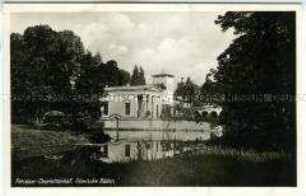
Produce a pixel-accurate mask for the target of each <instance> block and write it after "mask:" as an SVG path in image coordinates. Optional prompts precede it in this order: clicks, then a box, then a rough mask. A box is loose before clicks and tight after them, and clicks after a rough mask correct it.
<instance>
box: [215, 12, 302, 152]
mask: <svg viewBox="0 0 306 196" xmlns="http://www.w3.org/2000/svg"><path fill="white" fill-rule="evenodd" d="M216 24H219V25H220V26H221V28H222V30H223V31H227V30H228V29H230V28H231V29H233V30H234V34H236V35H237V38H236V39H234V40H233V42H232V44H231V45H230V46H229V47H228V48H227V49H226V50H225V51H224V52H223V53H222V54H221V55H220V56H219V57H218V62H219V65H218V68H217V69H218V70H217V73H216V74H215V75H214V78H215V80H216V82H217V84H218V86H219V89H222V93H223V94H225V96H226V101H224V102H222V103H221V104H222V105H221V106H222V108H223V111H222V113H221V121H220V122H221V123H222V124H223V125H224V127H225V130H226V132H225V135H224V136H223V142H224V143H225V144H227V145H229V144H230V145H231V146H234V147H237V148H256V149H278V150H288V151H291V152H294V151H295V144H296V139H295V137H296V124H295V102H294V99H293V98H292V97H293V95H294V93H295V66H296V60H295V58H296V51H295V39H296V38H295V35H296V32H295V13H294V12H227V13H226V14H224V15H223V16H219V17H218V19H217V20H216ZM235 95H239V96H240V97H242V96H243V95H249V96H250V95H265V97H264V98H265V99H264V100H263V101H258V100H250V101H246V100H244V99H241V100H232V99H231V98H232V97H233V96H235ZM275 96H280V97H275ZM282 97H283V99H282Z"/></svg>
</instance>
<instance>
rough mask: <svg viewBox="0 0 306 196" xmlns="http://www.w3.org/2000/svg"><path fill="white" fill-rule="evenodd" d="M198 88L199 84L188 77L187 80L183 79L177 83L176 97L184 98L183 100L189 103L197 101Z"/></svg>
mask: <svg viewBox="0 0 306 196" xmlns="http://www.w3.org/2000/svg"><path fill="white" fill-rule="evenodd" d="M197 90H198V86H197V85H196V84H195V83H194V82H193V81H192V80H191V79H190V77H188V78H187V80H186V82H184V81H181V82H180V83H178V84H177V88H176V90H175V92H174V95H175V98H176V99H182V101H185V102H188V103H195V102H196V101H197V100H196V96H197Z"/></svg>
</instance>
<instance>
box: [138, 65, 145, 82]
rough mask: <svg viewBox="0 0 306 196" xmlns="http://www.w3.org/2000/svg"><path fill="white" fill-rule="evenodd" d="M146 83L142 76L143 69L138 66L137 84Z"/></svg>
mask: <svg viewBox="0 0 306 196" xmlns="http://www.w3.org/2000/svg"><path fill="white" fill-rule="evenodd" d="M145 84H146V79H145V76H144V71H143V69H142V67H140V68H139V74H138V85H145Z"/></svg>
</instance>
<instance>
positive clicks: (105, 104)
mask: <svg viewBox="0 0 306 196" xmlns="http://www.w3.org/2000/svg"><path fill="white" fill-rule="evenodd" d="M103 114H104V115H106V116H107V115H108V102H105V103H103Z"/></svg>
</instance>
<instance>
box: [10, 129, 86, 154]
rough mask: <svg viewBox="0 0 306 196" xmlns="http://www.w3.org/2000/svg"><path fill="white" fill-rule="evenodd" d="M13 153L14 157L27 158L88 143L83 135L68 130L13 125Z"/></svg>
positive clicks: (55, 152) (58, 151)
mask: <svg viewBox="0 0 306 196" xmlns="http://www.w3.org/2000/svg"><path fill="white" fill-rule="evenodd" d="M11 134H12V137H11V138H12V153H13V157H14V159H25V158H31V157H37V156H42V155H49V154H57V153H60V152H62V151H67V150H69V148H71V147H72V146H73V145H74V144H84V143H88V141H87V139H86V138H84V137H83V136H75V135H72V134H71V133H69V132H68V131H48V130H42V129H37V128H31V127H28V126H22V125H19V126H18V125H14V126H12V132H11Z"/></svg>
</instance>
